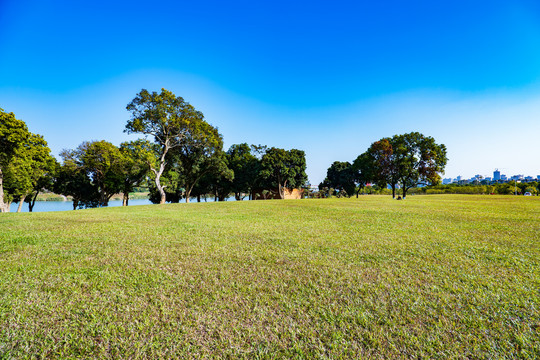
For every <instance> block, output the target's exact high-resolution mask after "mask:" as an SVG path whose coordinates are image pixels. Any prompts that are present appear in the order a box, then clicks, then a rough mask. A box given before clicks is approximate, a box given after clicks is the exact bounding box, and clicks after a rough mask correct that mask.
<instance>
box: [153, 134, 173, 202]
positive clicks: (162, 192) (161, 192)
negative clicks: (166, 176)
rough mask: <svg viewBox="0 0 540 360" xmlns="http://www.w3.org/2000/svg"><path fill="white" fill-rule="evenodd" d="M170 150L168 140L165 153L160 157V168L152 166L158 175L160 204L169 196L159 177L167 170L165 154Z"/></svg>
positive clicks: (164, 149) (157, 183) (156, 180)
mask: <svg viewBox="0 0 540 360" xmlns="http://www.w3.org/2000/svg"><path fill="white" fill-rule="evenodd" d="M168 151H169V144H168V140H167V141H166V143H165V145H164V146H163V153H162V154H161V158H160V159H159V170H158V171H156V170H155V169H153V168H152V167H150V170H152V172H153V173H154V175H156V179H155V183H156V187H157V189H158V191H159V195H160V199H159V203H160V204H165V201H166V200H167V196H166V195H165V190H164V187H163V186H161V183H160V181H159V179H160V178H161V175H162V174H163V171H165V164H166V162H165V155H167V152H168Z"/></svg>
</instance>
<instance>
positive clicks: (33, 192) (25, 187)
mask: <svg viewBox="0 0 540 360" xmlns="http://www.w3.org/2000/svg"><path fill="white" fill-rule="evenodd" d="M56 164H57V161H56V159H55V158H54V157H53V156H52V155H51V150H50V149H49V147H48V146H47V142H46V141H45V139H44V138H43V136H41V135H36V134H32V133H30V134H29V136H28V138H27V140H26V141H25V142H24V143H22V144H21V145H20V146H19V148H18V149H17V153H16V156H15V161H14V162H13V164H12V166H13V171H14V172H15V173H18V175H17V176H16V178H15V179H14V182H15V183H16V184H17V186H18V191H17V195H16V198H15V199H18V201H19V207H18V209H17V212H20V211H21V208H22V204H23V202H25V201H26V202H27V203H28V210H29V211H30V212H32V210H33V208H34V205H35V203H36V199H37V196H38V195H39V193H40V191H42V190H43V189H45V188H48V189H51V188H52V180H53V177H54V171H55V169H56ZM14 196H15V193H14Z"/></svg>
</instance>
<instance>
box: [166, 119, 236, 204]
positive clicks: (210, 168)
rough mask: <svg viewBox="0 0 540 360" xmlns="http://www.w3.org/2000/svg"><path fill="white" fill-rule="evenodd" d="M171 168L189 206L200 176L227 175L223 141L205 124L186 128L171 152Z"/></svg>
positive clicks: (193, 124)
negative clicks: (180, 181)
mask: <svg viewBox="0 0 540 360" xmlns="http://www.w3.org/2000/svg"><path fill="white" fill-rule="evenodd" d="M171 165H172V166H173V167H174V169H175V170H176V171H178V172H179V177H180V178H181V179H182V180H183V187H184V189H185V195H184V196H185V199H186V202H189V200H190V197H191V191H192V190H193V187H194V186H195V185H196V184H197V182H198V181H199V180H200V179H201V178H202V177H203V176H205V175H206V174H216V175H223V174H226V173H228V172H229V169H228V167H227V162H226V158H225V154H224V152H223V139H222V136H221V134H219V132H218V130H217V128H215V127H213V126H212V125H210V124H208V123H207V122H206V121H200V122H193V123H192V124H190V125H189V131H188V132H187V133H186V134H185V136H184V141H183V142H182V144H181V145H179V146H178V147H176V148H175V149H174V150H171ZM231 178H232V175H231Z"/></svg>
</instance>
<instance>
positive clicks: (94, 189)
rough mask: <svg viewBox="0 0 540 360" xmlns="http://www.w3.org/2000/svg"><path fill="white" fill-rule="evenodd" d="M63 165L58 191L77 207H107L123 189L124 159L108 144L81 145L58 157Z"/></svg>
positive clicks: (95, 142)
mask: <svg viewBox="0 0 540 360" xmlns="http://www.w3.org/2000/svg"><path fill="white" fill-rule="evenodd" d="M60 156H61V157H62V158H63V160H64V164H63V166H62V168H61V170H60V171H59V173H58V179H57V181H58V182H60V184H59V185H58V186H57V189H58V190H59V191H60V192H61V193H62V194H64V195H71V196H72V197H73V201H74V209H75V208H77V207H79V208H80V207H96V206H107V205H108V204H109V200H110V198H111V197H112V196H113V195H114V194H117V193H119V192H121V191H122V189H123V187H124V180H125V179H124V176H123V171H124V166H125V163H124V158H123V156H122V153H121V152H120V149H118V148H117V147H116V146H114V145H113V144H111V143H109V142H107V141H104V140H102V141H92V142H83V143H82V144H81V145H79V147H77V149H75V150H64V151H62V153H61V154H60Z"/></svg>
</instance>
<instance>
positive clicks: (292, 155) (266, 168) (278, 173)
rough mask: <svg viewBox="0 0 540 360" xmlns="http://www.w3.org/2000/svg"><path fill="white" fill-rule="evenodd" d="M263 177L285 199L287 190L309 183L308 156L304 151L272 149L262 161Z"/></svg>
mask: <svg viewBox="0 0 540 360" xmlns="http://www.w3.org/2000/svg"><path fill="white" fill-rule="evenodd" d="M260 174H261V176H262V177H263V178H264V179H267V180H268V181H269V183H270V185H271V186H272V187H274V188H277V189H278V192H279V197H280V198H281V199H284V198H285V188H295V187H300V186H304V184H305V183H306V181H307V175H306V155H305V153H304V152H303V151H302V150H297V149H292V150H289V151H287V150H284V149H278V148H275V147H272V148H270V149H268V150H267V151H266V153H265V154H264V155H263V156H262V159H261V172H260Z"/></svg>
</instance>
